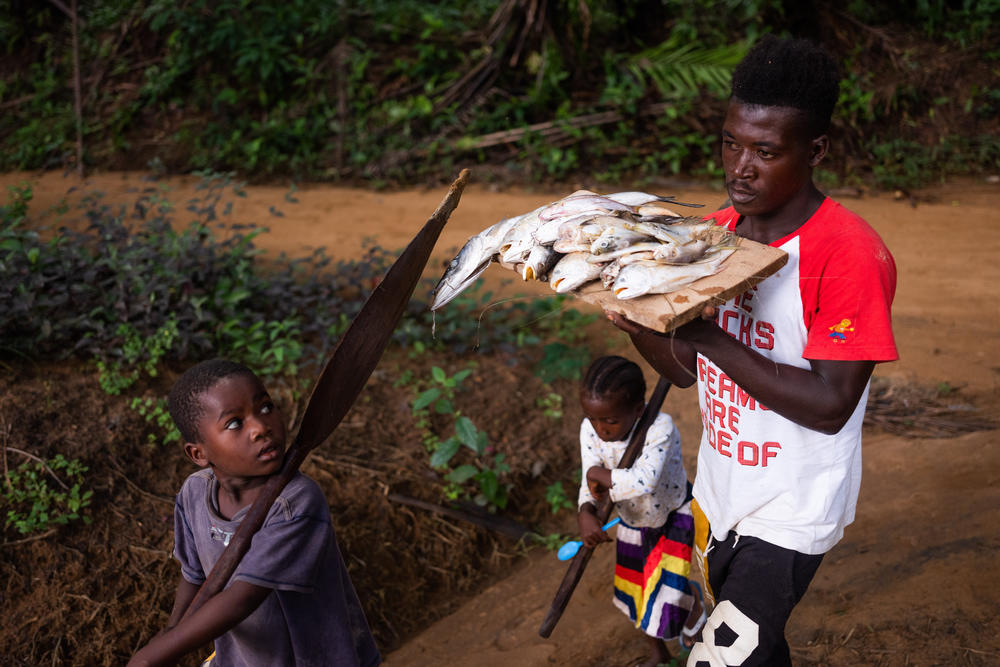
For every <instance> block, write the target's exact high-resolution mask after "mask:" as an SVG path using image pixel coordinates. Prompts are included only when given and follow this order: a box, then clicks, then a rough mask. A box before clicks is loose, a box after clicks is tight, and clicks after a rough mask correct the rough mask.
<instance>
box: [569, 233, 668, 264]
mask: <svg viewBox="0 0 1000 667" xmlns="http://www.w3.org/2000/svg"><path fill="white" fill-rule="evenodd" d="M644 238H646V239H647V240H646V241H643V242H640V243H633V244H632V245H630V246H626V247H624V248H622V249H621V250H612V251H611V252H605V253H601V254H600V255H595V254H594V253H593V252H591V253H590V257H588V258H587V261H588V262H592V263H594V264H604V263H606V262H610V261H613V260H616V259H618V258H620V257H627V256H629V255H633V254H636V253H642V252H648V253H650V258H651V259H653V253H655V252H657V251H660V252H665V251H664V250H663V249H662V248H661V246H663V245H666V244H664V243H660V242H659V241H656V240H654V239H649V238H648V237H644Z"/></svg>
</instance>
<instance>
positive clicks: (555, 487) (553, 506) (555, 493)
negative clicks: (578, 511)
mask: <svg viewBox="0 0 1000 667" xmlns="http://www.w3.org/2000/svg"><path fill="white" fill-rule="evenodd" d="M545 501H546V502H547V503H548V504H549V509H550V510H552V513H553V514H558V513H559V512H560V511H561V510H564V509H566V510H571V509H573V508H574V507H576V505H575V504H574V503H573V501H572V500H570V499H569V497H568V496H567V495H566V490H565V489H563V484H562V482H554V483H552V484H549V485H548V486H547V487H545Z"/></svg>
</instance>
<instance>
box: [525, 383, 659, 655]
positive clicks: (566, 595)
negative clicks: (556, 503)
mask: <svg viewBox="0 0 1000 667" xmlns="http://www.w3.org/2000/svg"><path fill="white" fill-rule="evenodd" d="M669 389H670V383H669V382H667V379H666V378H664V377H663V376H660V379H659V380H658V381H657V383H656V387H655V388H654V389H653V393H652V395H651V396H650V397H649V402H648V403H646V407H645V408H644V409H643V411H642V415H641V416H640V417H639V425H638V426H636V429H635V431H634V432H633V433H632V438H631V439H630V440H629V443H628V447H626V448H625V453H624V454H622V459H621V461H619V462H618V467H619V468H630V467H632V464H633V463H635V459H636V458H637V457H638V456H639V453H640V452H641V451H642V446H643V444H644V443H645V442H646V432H647V431H649V427H650V426H651V425H652V424H653V422H654V421H656V415H657V414H659V412H660V408H661V407H662V406H663V399H664V398H666V396H667V391H668V390H669ZM613 508H614V504H613V503H612V502H611V501H610V500H609V501H607V502H604V503H601V505H600V507H598V508H597V522H598V523H600V524H602V525H603V524H605V523H607V522H608V517H610V516H611V510H612V509H613ZM592 553H593V550H592V549H588V548H587V547H580V550H579V551H577V552H576V556H574V557H573V560H572V561H571V562H570V564H569V568H567V569H566V574H565V575H563V580H562V583H560V584H559V590H557V591H556V595H555V597H554V598H553V599H552V604H551V605H549V612H548V613H547V614H546V615H545V618H544V619H543V620H542V625H541V626H540V627H539V628H538V634H539V635H541V636H542V637H544V638H546V639H547V638H548V637H549V635H551V634H552V630H553V629H554V628H555V627H556V623H558V622H559V619H560V618H561V617H562V613H563V611H564V610H565V609H566V605H567V604H569V599H570V597H571V596H572V595H573V591H574V590H576V585H577V584H578V583H580V577H582V576H583V570H584V569H585V568H586V567H587V563H588V562H589V561H590V555H591V554H592Z"/></svg>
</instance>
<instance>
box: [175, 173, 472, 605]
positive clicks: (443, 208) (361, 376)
mask: <svg viewBox="0 0 1000 667" xmlns="http://www.w3.org/2000/svg"><path fill="white" fill-rule="evenodd" d="M468 180H469V170H468V169H463V170H462V171H461V172H460V173H459V175H458V178H457V179H456V180H455V182H454V183H452V184H451V188H449V190H448V194H447V195H446V196H445V198H444V200H443V201H442V202H441V203H440V204H439V205H438V207H437V209H436V210H435V211H434V213H433V214H432V215H431V217H430V218H428V220H427V222H426V223H425V224H424V227H423V229H421V230H420V231H419V232H418V233H417V235H416V236H415V237H414V238H413V240H412V241H410V244H409V245H408V246H406V250H404V251H403V254H402V255H400V256H399V258H397V259H396V261H395V262H394V263H393V265H392V266H391V267H389V271H388V273H386V275H385V278H384V279H383V280H382V282H380V283H379V284H378V285H377V286H376V287H375V289H374V290H373V291H372V293H371V295H369V297H368V300H367V301H365V305H364V306H362V308H361V311H360V312H358V314H357V316H356V317H355V318H354V321H353V322H351V325H350V327H348V329H347V331H346V332H345V333H344V335H343V336H342V337H341V339H340V342H338V343H337V346H336V347H335V348H334V350H333V354H331V355H330V359H329V360H328V361H327V362H326V366H325V367H324V368H323V372H322V373H320V376H319V379H317V380H316V384H315V385H314V386H313V390H312V394H311V395H310V397H309V403H308V404H307V405H306V409H305V412H304V413H303V415H302V422H301V424H300V425H299V430H298V434H297V435H296V436H295V441H294V442H293V443H292V446H291V448H290V449H289V450H288V453H287V454H286V455H285V461H284V464H283V465H282V467H281V470H280V471H279V472H278V473H277V474H276V475H274V477H272V478H271V479H269V480H268V481H267V484H266V485H265V486H264V488H263V490H262V492H261V494H260V496H258V497H257V499H256V500H255V501H254V503H253V505H251V506H250V510H249V512H247V515H246V517H245V518H244V519H243V521H242V522H240V527H239V528H238V529H237V530H236V532H235V533H234V534H233V537H232V538H231V539H230V541H229V546H227V547H226V549H225V551H223V552H222V555H221V556H220V557H219V560H218V561H216V563H215V567H213V568H212V571H211V573H210V574H209V575H208V578H207V579H206V580H205V582H204V583H203V584H202V585H201V588H200V589H199V590H198V594H197V595H196V596H195V598H194V600H192V601H191V604H190V605H189V606H188V608H187V611H186V612H185V614H184V615H185V616H189V615H190V614H191V613H193V612H194V611H195V610H196V609H197V608H198V607H200V606H201V605H202V604H204V603H205V601H206V600H208V599H209V598H211V597H212V596H213V595H215V594H216V593H218V592H219V591H221V590H222V589H223V588H225V586H226V583H227V582H228V581H229V578H230V577H231V576H232V575H233V572H235V571H236V566H237V565H239V563H240V560H242V558H243V556H244V555H245V554H246V552H247V550H248V549H249V548H250V540H251V539H252V538H253V536H254V534H256V533H257V531H258V530H260V528H261V526H263V525H264V520H265V519H266V518H267V514H268V512H269V511H270V509H271V505H272V504H273V503H274V501H275V499H276V498H277V497H278V495H279V494H280V493H281V490H282V489H284V488H285V485H286V484H288V482H289V481H291V479H292V477H294V476H295V473H296V472H297V471H298V469H299V466H300V465H302V462H303V461H304V460H305V458H306V455H307V454H308V453H309V451H310V450H312V449H313V448H314V447H315V446H316V445H318V444H320V443H321V442H323V441H324V440H326V439H327V438H328V437H329V436H330V434H331V433H333V430H334V429H335V428H337V425H338V424H339V423H340V421H341V419H343V418H344V416H345V415H346V414H347V411H348V410H350V408H351V406H352V405H353V404H354V401H355V400H356V399H357V397H358V394H360V393H361V390H362V389H363V388H364V386H365V383H366V382H367V381H368V378H369V376H370V375H371V374H372V371H374V370H375V366H377V365H378V362H379V359H381V358H382V353H383V352H384V351H385V348H386V345H388V343H389V339H390V338H391V337H392V332H393V330H395V328H396V325H397V324H398V323H399V320H400V318H401V317H402V316H403V311H404V310H405V309H406V304H407V303H409V301H410V296H411V295H412V294H413V290H414V288H415V287H416V285H417V282H418V281H419V280H420V276H421V274H422V273H423V270H424V267H425V266H426V265H427V260H428V258H429V257H430V253H431V250H432V249H433V248H434V244H435V243H436V242H437V239H438V236H439V235H440V233H441V229H442V228H443V227H444V224H445V223H446V222H447V221H448V217H449V216H450V215H451V212H452V211H454V210H455V208H456V207H457V206H458V201H459V199H460V198H461V197H462V191H463V190H464V189H465V185H466V183H467V182H468Z"/></svg>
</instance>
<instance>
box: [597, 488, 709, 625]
mask: <svg viewBox="0 0 1000 667" xmlns="http://www.w3.org/2000/svg"><path fill="white" fill-rule="evenodd" d="M617 538H618V555H617V559H616V563H615V597H614V604H615V606H616V607H618V608H619V609H621V610H622V613H624V614H625V615H626V616H628V617H629V619H630V620H631V621H632V622H633V623H635V627H637V628H639V629H640V630H642V631H643V632H645V633H646V634H647V635H652V636H653V637H659V638H661V639H665V640H668V639H673V638H675V637H677V636H679V635H680V633H681V628H682V627H684V622H685V621H686V620H687V617H688V612H690V611H691V607H692V606H693V604H694V597H693V596H692V593H691V589H690V587H689V586H688V577H689V576H690V575H691V543H692V540H693V539H694V519H693V518H692V517H691V506H690V501H689V502H686V503H684V504H683V505H682V506H681V507H679V508H677V509H676V510H674V511H673V512H671V513H670V515H669V516H668V517H667V521H666V523H664V524H663V525H662V526H660V527H658V528H633V527H632V526H629V525H627V524H626V523H625V522H624V521H622V522H621V523H619V524H618V529H617Z"/></svg>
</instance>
